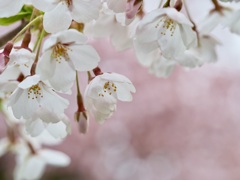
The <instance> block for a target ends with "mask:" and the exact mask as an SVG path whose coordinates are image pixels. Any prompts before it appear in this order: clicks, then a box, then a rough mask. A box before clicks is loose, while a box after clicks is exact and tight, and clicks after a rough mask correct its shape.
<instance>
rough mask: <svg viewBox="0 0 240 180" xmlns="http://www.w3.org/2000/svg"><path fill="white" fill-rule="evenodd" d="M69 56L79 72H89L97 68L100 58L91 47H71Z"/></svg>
mask: <svg viewBox="0 0 240 180" xmlns="http://www.w3.org/2000/svg"><path fill="white" fill-rule="evenodd" d="M69 48H70V49H71V51H68V55H69V57H70V59H71V61H72V62H73V64H74V66H75V69H76V70H78V71H89V70H92V69H93V68H95V67H97V65H98V62H99V61H100V57H99V55H98V53H97V51H96V50H95V49H94V48H93V47H91V46H89V45H71V46H69Z"/></svg>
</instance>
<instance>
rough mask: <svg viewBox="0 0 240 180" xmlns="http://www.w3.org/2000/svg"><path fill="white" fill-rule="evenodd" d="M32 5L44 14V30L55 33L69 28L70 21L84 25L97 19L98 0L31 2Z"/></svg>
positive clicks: (37, 0)
mask: <svg viewBox="0 0 240 180" xmlns="http://www.w3.org/2000/svg"><path fill="white" fill-rule="evenodd" d="M32 3H33V5H34V6H35V7H36V8H38V9H39V10H41V11H43V12H45V14H44V18H43V26H44V29H45V30H46V31H47V32H49V33H55V32H59V31H62V30H66V29H68V28H69V26H70V24H71V22H72V20H75V21H77V22H79V23H86V22H89V21H91V20H93V19H96V18H97V17H98V13H99V9H100V7H101V6H100V5H101V1H100V0H42V1H39V0H32Z"/></svg>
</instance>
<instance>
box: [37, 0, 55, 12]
mask: <svg viewBox="0 0 240 180" xmlns="http://www.w3.org/2000/svg"><path fill="white" fill-rule="evenodd" d="M58 3H59V2H57V1H56V0H41V1H39V0H32V4H33V6H34V7H35V8H37V9H39V10H41V11H43V12H47V11H50V10H52V9H54V8H55V7H56V6H57V4H58Z"/></svg>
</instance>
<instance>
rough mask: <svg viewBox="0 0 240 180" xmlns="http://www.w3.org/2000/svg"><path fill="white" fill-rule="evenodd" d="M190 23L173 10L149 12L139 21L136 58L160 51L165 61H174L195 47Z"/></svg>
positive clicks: (194, 37)
mask: <svg viewBox="0 0 240 180" xmlns="http://www.w3.org/2000/svg"><path fill="white" fill-rule="evenodd" d="M192 27H193V25H192V23H191V22H190V21H189V20H188V19H187V18H186V17H185V16H184V15H183V14H182V13H180V12H178V11H177V10H176V9H175V8H162V9H157V10H155V11H152V12H150V13H149V14H147V15H146V16H144V18H143V19H142V20H141V21H140V23H139V25H138V27H137V31H136V36H135V41H134V44H135V50H136V55H137V57H138V58H140V59H141V56H142V54H145V53H146V54H148V53H150V52H151V51H153V50H155V49H158V48H159V49H160V50H161V53H162V55H163V56H164V57H165V58H167V59H174V58H176V57H178V56H179V55H181V54H183V53H184V51H185V50H187V49H189V48H191V47H194V46H196V45H197V43H196V42H197V38H196V33H195V32H194V31H193V30H192Z"/></svg>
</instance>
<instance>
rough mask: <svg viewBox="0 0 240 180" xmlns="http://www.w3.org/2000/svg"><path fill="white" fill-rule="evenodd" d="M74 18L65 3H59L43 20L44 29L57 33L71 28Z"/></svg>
mask: <svg viewBox="0 0 240 180" xmlns="http://www.w3.org/2000/svg"><path fill="white" fill-rule="evenodd" d="M71 22H72V17H71V14H70V12H69V11H68V7H67V6H66V4H65V3H59V4H58V5H57V7H56V8H54V9H53V10H51V11H49V12H46V13H45V14H44V18H43V26H44V29H45V30H46V31H47V32H49V33H56V32H59V31H62V30H66V29H68V28H69V26H70V24H71Z"/></svg>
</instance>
